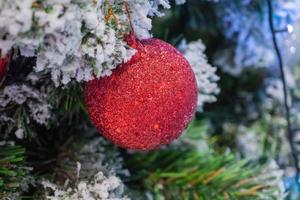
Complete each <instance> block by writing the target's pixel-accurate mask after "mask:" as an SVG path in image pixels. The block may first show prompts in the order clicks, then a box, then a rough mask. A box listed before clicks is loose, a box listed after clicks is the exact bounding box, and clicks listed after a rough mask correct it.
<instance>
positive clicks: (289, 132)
mask: <svg viewBox="0 0 300 200" xmlns="http://www.w3.org/2000/svg"><path fill="white" fill-rule="evenodd" d="M267 3H268V19H269V25H270V29H271V34H272V41H273V46H274V49H275V52H276V55H277V58H278V64H279V69H280V78H281V81H282V84H283V93H284V107H285V118H286V121H287V139H288V142H289V145H290V148H291V151H292V157H293V160H294V166H295V169H296V183H297V185H298V188H299V189H300V183H299V178H300V177H299V176H300V174H299V173H300V167H299V160H298V156H297V151H296V148H295V145H294V142H293V140H294V136H293V131H292V128H291V119H290V115H291V114H290V107H289V104H288V87H287V83H286V79H285V72H284V66H283V60H282V55H281V52H280V49H279V46H278V42H277V38H276V32H277V31H276V30H275V28H274V22H273V7H272V2H271V0H267Z"/></svg>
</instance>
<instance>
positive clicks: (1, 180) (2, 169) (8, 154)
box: [0, 146, 28, 199]
mask: <svg viewBox="0 0 300 200" xmlns="http://www.w3.org/2000/svg"><path fill="white" fill-rule="evenodd" d="M27 173H28V170H27V169H26V168H25V167H24V148H22V147H18V146H3V147H0V199H2V198H4V197H9V196H11V195H14V194H15V193H17V192H19V191H20V190H19V187H20V182H21V180H22V178H24V177H25V176H26V174H27Z"/></svg>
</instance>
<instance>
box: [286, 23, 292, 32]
mask: <svg viewBox="0 0 300 200" xmlns="http://www.w3.org/2000/svg"><path fill="white" fill-rule="evenodd" d="M286 28H287V31H288V32H289V33H292V32H293V31H294V27H293V25H291V24H288V25H287V26H286Z"/></svg>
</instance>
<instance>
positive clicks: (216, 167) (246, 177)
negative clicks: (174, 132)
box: [128, 149, 281, 200]
mask: <svg viewBox="0 0 300 200" xmlns="http://www.w3.org/2000/svg"><path fill="white" fill-rule="evenodd" d="M128 165H129V166H130V168H131V170H132V171H134V173H133V176H132V179H131V183H135V184H136V183H137V182H139V181H141V180H142V187H143V189H144V190H148V191H151V192H152V194H153V195H154V196H155V199H174V200H175V199H199V200H200V199H201V200H205V199H207V200H211V199H216V200H217V199H247V200H250V199H278V198H279V196H276V195H279V194H280V193H281V192H280V190H281V188H280V187H279V185H276V184H275V185H272V184H270V183H271V182H273V181H274V180H275V179H277V178H278V177H276V173H275V174H273V175H270V176H265V177H263V173H264V169H265V168H266V165H256V163H250V162H248V161H247V160H236V159H235V157H234V155H233V154H217V153H204V154H203V153H200V152H199V151H196V150H189V149H179V150H177V151H176V150H170V149H167V150H160V151H154V152H151V153H140V154H136V155H134V156H132V158H130V159H129V161H128ZM268 173H270V174H271V173H272V171H271V170H270V171H269V172H268ZM278 174H279V176H281V173H279V172H278ZM135 181H137V182H135ZM136 185H138V184H136ZM263 197H265V198H263Z"/></svg>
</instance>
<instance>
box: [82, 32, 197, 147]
mask: <svg viewBox="0 0 300 200" xmlns="http://www.w3.org/2000/svg"><path fill="white" fill-rule="evenodd" d="M127 42H128V44H129V45H130V46H132V47H133V48H135V49H137V53H136V54H135V55H134V56H133V57H132V59H131V60H130V61H129V62H127V63H125V64H122V65H121V66H118V68H117V69H116V70H114V71H113V74H112V75H111V76H108V77H102V78H100V79H95V80H92V81H89V82H87V83H86V84H85V100H86V106H87V109H88V112H89V115H90V118H91V121H92V122H93V123H94V125H95V126H96V128H97V129H98V130H99V131H100V132H101V133H102V134H103V136H104V137H106V138H108V139H109V140H111V141H112V142H113V143H115V144H116V145H118V146H120V147H123V148H126V149H133V150H151V149H155V148H157V147H159V146H160V145H164V144H169V143H170V142H171V141H173V140H174V139H176V138H178V137H179V136H180V135H181V134H182V132H183V131H184V129H185V128H186V127H187V125H188V123H189V122H190V120H191V119H192V117H193V115H194V113H195V111H196V103H197V85H196V80H195V75H194V73H193V71H192V69H191V67H190V65H189V63H188V62H187V60H186V59H185V58H184V57H183V55H182V54H181V53H180V52H178V51H177V50H176V49H175V48H174V47H173V46H171V45H170V44H168V43H166V42H163V41H161V40H158V39H145V40H141V41H138V40H137V39H136V38H135V37H134V36H133V35H130V36H129V37H128V38H127Z"/></svg>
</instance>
